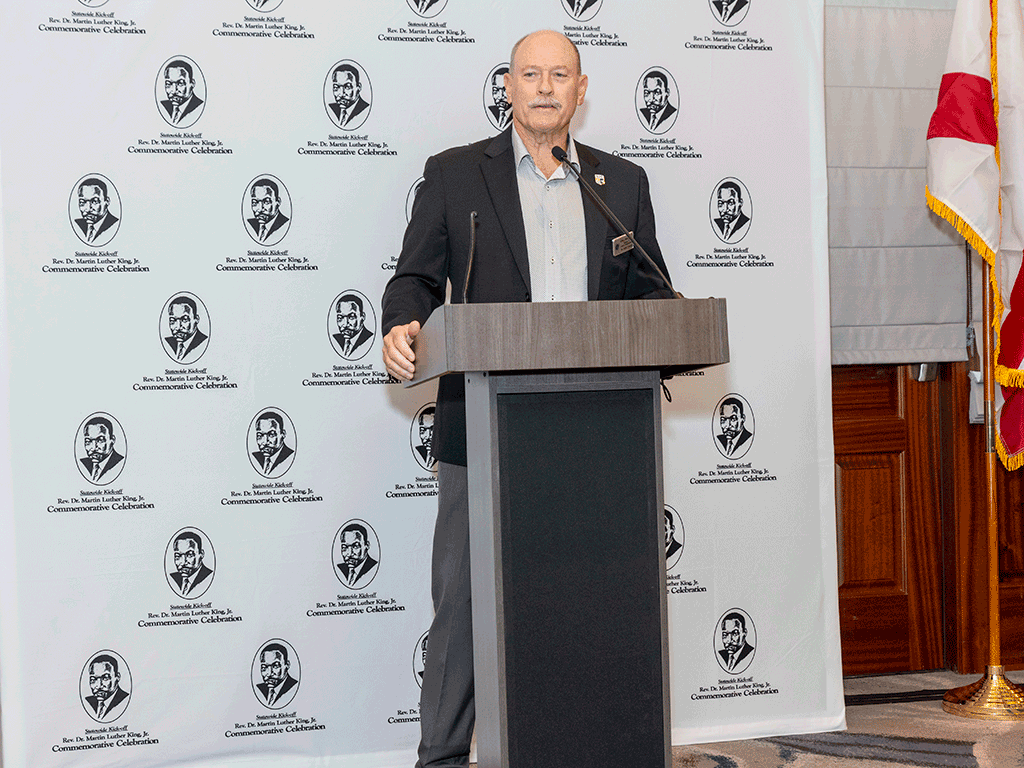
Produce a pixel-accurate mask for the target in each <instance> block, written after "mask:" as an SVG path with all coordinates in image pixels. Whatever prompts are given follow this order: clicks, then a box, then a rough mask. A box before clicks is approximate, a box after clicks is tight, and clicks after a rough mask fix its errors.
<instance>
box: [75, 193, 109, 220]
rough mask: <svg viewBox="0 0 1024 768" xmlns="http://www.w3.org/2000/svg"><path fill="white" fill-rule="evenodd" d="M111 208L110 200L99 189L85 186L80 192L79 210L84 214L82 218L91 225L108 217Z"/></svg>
mask: <svg viewBox="0 0 1024 768" xmlns="http://www.w3.org/2000/svg"><path fill="white" fill-rule="evenodd" d="M109 206H110V200H108V199H107V196H106V194H104V192H103V190H102V189H100V188H99V187H97V186H94V185H92V184H83V185H82V188H81V189H79V190H78V210H79V212H80V213H81V214H82V218H83V219H85V220H86V221H87V222H89V223H90V224H95V223H96V222H97V221H99V220H100V219H102V218H103V217H104V216H106V215H107V208H108V207H109Z"/></svg>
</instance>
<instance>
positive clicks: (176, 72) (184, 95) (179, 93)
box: [164, 67, 196, 106]
mask: <svg viewBox="0 0 1024 768" xmlns="http://www.w3.org/2000/svg"><path fill="white" fill-rule="evenodd" d="M195 87H196V84H195V81H193V80H192V77H191V75H189V73H188V72H187V71H185V70H184V69H182V68H181V67H168V68H167V74H166V75H165V76H164V91H165V92H166V93H167V99H168V101H170V102H171V104H174V105H175V106H180V105H182V104H184V103H185V102H186V101H188V100H189V99H190V98H192V89H193V88H195Z"/></svg>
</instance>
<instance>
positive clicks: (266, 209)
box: [246, 179, 288, 245]
mask: <svg viewBox="0 0 1024 768" xmlns="http://www.w3.org/2000/svg"><path fill="white" fill-rule="evenodd" d="M251 196H252V197H251V205H252V215H253V218H251V219H246V222H247V223H248V225H249V228H250V229H251V230H252V236H253V237H254V238H256V240H257V241H258V242H261V243H263V244H264V245H276V244H277V243H279V242H281V239H282V238H283V237H284V236H285V233H284V232H281V233H280V235H277V236H275V233H277V231H278V230H279V229H281V227H283V226H284V225H285V224H287V223H288V217H287V216H285V215H284V214H283V213H281V191H280V189H278V186H277V182H276V181H274V180H273V179H257V180H256V181H255V182H253V185H252V192H251Z"/></svg>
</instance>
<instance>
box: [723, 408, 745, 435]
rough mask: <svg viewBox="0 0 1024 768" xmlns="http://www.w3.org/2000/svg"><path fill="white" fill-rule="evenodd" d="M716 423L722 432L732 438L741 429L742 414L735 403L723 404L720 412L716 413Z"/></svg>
mask: <svg viewBox="0 0 1024 768" xmlns="http://www.w3.org/2000/svg"><path fill="white" fill-rule="evenodd" d="M718 423H719V424H720V425H721V427H722V434H723V435H725V436H726V437H728V438H729V439H732V438H734V437H736V435H738V434H739V433H740V430H742V429H743V414H742V413H740V409H739V408H737V407H736V406H735V405H729V404H726V405H723V406H722V412H721V413H720V414H719V415H718Z"/></svg>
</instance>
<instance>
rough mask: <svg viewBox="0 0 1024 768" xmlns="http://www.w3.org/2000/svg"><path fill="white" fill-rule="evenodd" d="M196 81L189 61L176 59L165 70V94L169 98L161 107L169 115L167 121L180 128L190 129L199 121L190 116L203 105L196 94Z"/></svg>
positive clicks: (196, 117)
mask: <svg viewBox="0 0 1024 768" xmlns="http://www.w3.org/2000/svg"><path fill="white" fill-rule="evenodd" d="M195 88H196V80H195V76H194V75H193V73H192V65H191V64H189V63H188V62H187V61H183V60H181V59H175V60H174V61H172V62H171V63H170V64H168V65H167V66H166V67H165V68H164V92H165V93H166V94H167V98H166V99H164V100H162V101H161V102H160V106H162V107H163V108H164V111H165V112H166V113H167V120H168V122H170V124H171V125H174V126H177V127H178V128H188V127H189V126H190V125H192V123H194V122H195V121H196V120H198V119H199V115H195V116H194V117H192V118H191V119H189V116H190V115H191V114H192V113H193V112H195V111H196V110H197V109H199V107H200V106H201V105H202V103H203V100H202V99H200V98H199V97H198V96H196V94H195Z"/></svg>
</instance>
